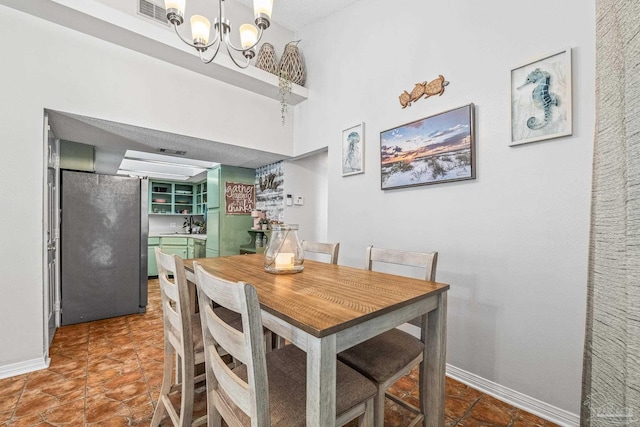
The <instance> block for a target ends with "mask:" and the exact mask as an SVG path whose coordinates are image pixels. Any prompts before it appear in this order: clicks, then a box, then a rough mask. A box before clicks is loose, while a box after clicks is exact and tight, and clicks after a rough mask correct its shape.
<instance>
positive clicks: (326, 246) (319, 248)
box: [302, 240, 340, 264]
mask: <svg viewBox="0 0 640 427" xmlns="http://www.w3.org/2000/svg"><path fill="white" fill-rule="evenodd" d="M302 250H303V251H305V253H306V252H313V253H318V254H326V255H329V256H330V257H331V258H330V259H331V264H337V263H338V252H339V251H340V243H319V242H309V241H307V240H303V241H302Z"/></svg>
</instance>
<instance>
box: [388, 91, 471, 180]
mask: <svg viewBox="0 0 640 427" xmlns="http://www.w3.org/2000/svg"><path fill="white" fill-rule="evenodd" d="M475 154H476V153H475V135H474V105H473V104H469V105H465V106H463V107H459V108H455V109H453V110H449V111H445V112H443V113H439V114H436V115H434V116H429V117H425V118H423V119H420V120H416V121H414V122H411V123H407V124H404V125H401V126H398V127H395V128H392V129H389V130H385V131H382V132H380V162H381V165H380V172H381V187H382V189H383V190H391V189H394V188H402V187H411V186H415V185H428V184H439V183H443V182H452V181H462V180H467V179H474V178H475V177H476V171H475Z"/></svg>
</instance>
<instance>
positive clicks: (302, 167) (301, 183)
mask: <svg viewBox="0 0 640 427" xmlns="http://www.w3.org/2000/svg"><path fill="white" fill-rule="evenodd" d="M327 158H328V155H327V151H322V152H320V153H315V154H313V155H311V156H308V157H304V158H301V159H297V160H287V161H285V163H284V168H285V169H284V194H285V203H286V195H287V194H291V195H292V196H293V199H294V201H295V198H296V196H302V197H303V198H304V204H303V205H295V204H294V205H292V206H285V208H284V221H285V223H287V224H298V225H299V226H300V230H299V231H298V236H299V238H300V239H301V240H311V241H316V242H326V241H327V228H328V217H327V213H328V209H327V203H328V193H327V190H328V182H327Z"/></svg>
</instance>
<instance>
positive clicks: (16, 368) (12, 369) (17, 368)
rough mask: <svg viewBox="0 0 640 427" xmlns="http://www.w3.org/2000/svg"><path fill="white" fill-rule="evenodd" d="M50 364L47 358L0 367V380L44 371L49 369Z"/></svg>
mask: <svg viewBox="0 0 640 427" xmlns="http://www.w3.org/2000/svg"><path fill="white" fill-rule="evenodd" d="M50 362H51V359H49V357H39V358H37V359H31V360H25V361H24V362H18V363H13V364H11V365H4V366H0V380H1V379H3V378H9V377H15V376H16V375H21V374H26V373H29V372H33V371H39V370H40V369H46V368H48V367H49V363H50Z"/></svg>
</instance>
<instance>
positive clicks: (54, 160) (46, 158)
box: [42, 112, 60, 365]
mask: <svg viewBox="0 0 640 427" xmlns="http://www.w3.org/2000/svg"><path fill="white" fill-rule="evenodd" d="M50 138H51V139H52V140H53V145H54V149H53V150H50V149H49V139H50ZM43 154H44V155H43V171H44V173H43V202H42V203H43V205H42V206H43V209H42V218H43V227H42V239H43V240H42V241H43V245H42V250H43V255H42V273H43V274H42V277H43V280H42V288H43V299H42V305H43V314H44V315H43V354H44V358H45V363H46V364H47V365H48V364H49V360H50V359H49V346H50V344H51V341H52V340H53V334H55V329H57V328H59V327H60V251H59V242H60V140H59V139H58V138H56V136H55V133H54V132H53V130H52V129H51V126H50V124H49V117H48V115H47V113H46V112H45V113H44V122H43ZM50 167H53V168H54V170H55V172H54V177H55V178H54V179H55V184H54V192H53V195H52V196H51V198H50V197H49V196H50V195H49V188H48V187H49V182H48V179H49V168H50ZM50 200H51V201H52V203H50ZM50 218H51V220H50ZM50 228H51V230H52V234H53V242H54V243H53V246H54V253H55V255H54V256H55V269H54V272H53V274H54V275H55V277H54V278H53V279H54V286H53V289H52V290H51V289H50V279H51V278H50V275H49V239H48V237H49V236H48V230H49V229H50ZM51 292H53V304H52V309H53V313H50V312H49V310H48V307H49V303H48V302H49V298H51ZM50 314H52V315H53V319H54V320H53V322H54V333H53V334H50V333H49V318H50Z"/></svg>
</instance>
